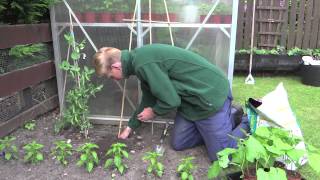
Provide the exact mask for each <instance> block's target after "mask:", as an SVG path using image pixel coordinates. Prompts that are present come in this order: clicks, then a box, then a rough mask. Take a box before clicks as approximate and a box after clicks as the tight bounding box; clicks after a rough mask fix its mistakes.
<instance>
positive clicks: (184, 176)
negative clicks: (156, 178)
mask: <svg viewBox="0 0 320 180" xmlns="http://www.w3.org/2000/svg"><path fill="white" fill-rule="evenodd" d="M188 177H189V174H188V173H187V172H182V173H181V179H188Z"/></svg>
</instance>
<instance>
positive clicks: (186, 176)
mask: <svg viewBox="0 0 320 180" xmlns="http://www.w3.org/2000/svg"><path fill="white" fill-rule="evenodd" d="M193 159H194V157H192V156H191V157H186V158H184V159H182V160H181V163H180V164H179V165H178V167H177V173H178V174H179V177H180V179H181V180H193V176H192V171H193V170H194V169H195V166H194V165H193V162H192V160H193Z"/></svg>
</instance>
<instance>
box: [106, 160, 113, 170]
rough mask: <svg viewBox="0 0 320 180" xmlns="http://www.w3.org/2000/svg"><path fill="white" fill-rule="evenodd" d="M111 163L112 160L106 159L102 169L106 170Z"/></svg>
mask: <svg viewBox="0 0 320 180" xmlns="http://www.w3.org/2000/svg"><path fill="white" fill-rule="evenodd" d="M112 163H113V160H112V159H107V160H106V162H105V164H104V167H105V168H108V167H109V166H111V165H112Z"/></svg>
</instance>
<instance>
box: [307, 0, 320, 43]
mask: <svg viewBox="0 0 320 180" xmlns="http://www.w3.org/2000/svg"><path fill="white" fill-rule="evenodd" d="M313 8H314V9H313V18H312V28H311V39H310V46H309V48H312V49H313V48H316V47H317V38H320V37H319V36H318V32H319V23H320V1H319V0H315V1H314V7H313Z"/></svg>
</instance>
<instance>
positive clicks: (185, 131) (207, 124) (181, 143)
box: [171, 93, 249, 161]
mask: <svg viewBox="0 0 320 180" xmlns="http://www.w3.org/2000/svg"><path fill="white" fill-rule="evenodd" d="M231 102H232V95H231V93H230V94H229V96H228V97H227V99H226V101H225V102H224V105H223V107H222V108H221V109H220V110H219V111H218V112H216V113H215V114H213V115H212V116H210V117H209V118H207V119H203V120H197V121H190V120H187V119H185V118H183V117H182V116H181V115H180V114H179V113H177V115H176V118H175V122H174V128H173V132H172V133H171V134H172V136H171V137H172V139H171V144H172V147H173V149H175V150H184V149H188V148H192V147H194V146H197V145H200V144H203V143H204V144H205V146H206V147H207V150H208V154H209V158H210V160H211V161H214V160H216V159H217V156H216V154H217V152H219V151H221V150H222V149H224V148H227V147H229V148H236V147H237V141H236V140H235V139H233V138H231V137H230V136H229V135H231V136H235V137H240V138H242V137H244V134H243V132H242V131H241V130H240V129H244V130H246V131H248V130H249V122H248V119H247V117H246V116H244V117H243V118H242V121H241V123H240V124H239V125H238V126H237V127H234V126H235V123H234V120H233V119H232V118H233V117H232V116H231Z"/></svg>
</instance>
